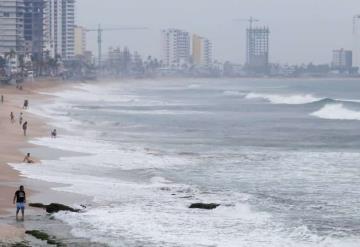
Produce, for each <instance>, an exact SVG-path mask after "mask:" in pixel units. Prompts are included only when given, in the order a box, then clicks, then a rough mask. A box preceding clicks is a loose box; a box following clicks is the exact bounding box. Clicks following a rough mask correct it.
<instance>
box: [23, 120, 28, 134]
mask: <svg viewBox="0 0 360 247" xmlns="http://www.w3.org/2000/svg"><path fill="white" fill-rule="evenodd" d="M27 127H28V122H27V121H26V122H25V123H24V124H23V125H22V128H23V131H24V136H26V131H27Z"/></svg>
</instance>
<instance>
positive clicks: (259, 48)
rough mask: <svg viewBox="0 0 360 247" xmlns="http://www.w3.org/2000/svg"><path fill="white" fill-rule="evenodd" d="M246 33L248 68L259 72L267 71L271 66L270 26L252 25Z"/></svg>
mask: <svg viewBox="0 0 360 247" xmlns="http://www.w3.org/2000/svg"><path fill="white" fill-rule="evenodd" d="M246 34H247V35H246V40H247V42H246V66H247V68H249V69H251V70H255V71H257V72H266V71H267V69H268V66H269V36H270V30H269V28H267V27H262V28H261V27H259V28H252V27H251V28H248V29H247V31H246Z"/></svg>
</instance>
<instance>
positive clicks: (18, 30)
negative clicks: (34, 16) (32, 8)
mask: <svg viewBox="0 0 360 247" xmlns="http://www.w3.org/2000/svg"><path fill="white" fill-rule="evenodd" d="M10 51H13V52H15V53H16V54H24V52H25V41H24V1H23V0H0V55H2V56H4V55H5V54H7V53H9V52H10Z"/></svg>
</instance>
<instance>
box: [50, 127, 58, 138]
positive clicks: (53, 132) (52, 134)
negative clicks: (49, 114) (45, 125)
mask: <svg viewBox="0 0 360 247" xmlns="http://www.w3.org/2000/svg"><path fill="white" fill-rule="evenodd" d="M56 135H57V133H56V129H54V130H53V131H51V138H56Z"/></svg>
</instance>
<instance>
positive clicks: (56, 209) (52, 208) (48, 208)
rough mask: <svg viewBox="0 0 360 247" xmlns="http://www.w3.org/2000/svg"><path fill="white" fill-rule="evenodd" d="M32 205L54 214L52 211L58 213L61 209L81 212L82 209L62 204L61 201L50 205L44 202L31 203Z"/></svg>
mask: <svg viewBox="0 0 360 247" xmlns="http://www.w3.org/2000/svg"><path fill="white" fill-rule="evenodd" d="M29 206H30V207H34V208H42V209H45V210H46V212H47V213H49V214H52V213H57V212H60V211H70V212H76V213H78V212H80V209H74V208H72V207H69V206H66V205H63V204H60V203H51V204H49V205H44V204H42V203H30V204H29Z"/></svg>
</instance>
